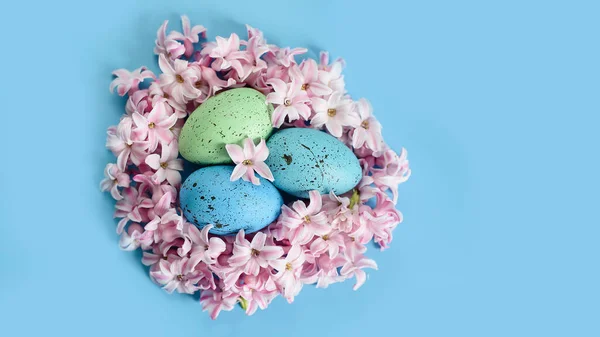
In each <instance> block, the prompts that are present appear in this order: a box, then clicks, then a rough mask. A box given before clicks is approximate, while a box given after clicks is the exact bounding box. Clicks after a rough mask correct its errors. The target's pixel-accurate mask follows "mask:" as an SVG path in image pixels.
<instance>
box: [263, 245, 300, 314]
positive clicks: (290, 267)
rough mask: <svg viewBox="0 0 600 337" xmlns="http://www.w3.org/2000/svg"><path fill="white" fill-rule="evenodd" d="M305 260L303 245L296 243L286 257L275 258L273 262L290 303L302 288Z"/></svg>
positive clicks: (277, 278) (279, 281) (276, 277)
mask: <svg viewBox="0 0 600 337" xmlns="http://www.w3.org/2000/svg"><path fill="white" fill-rule="evenodd" d="M304 260H305V257H304V251H303V250H302V247H301V246H299V245H294V246H292V248H290V250H289V251H288V253H287V255H286V257H285V258H283V259H278V260H275V261H273V262H272V263H271V265H272V266H273V268H275V269H276V270H277V274H275V280H276V282H277V283H278V284H279V285H280V287H281V288H282V289H283V296H284V297H285V298H286V299H287V300H288V302H289V303H292V302H293V300H294V296H296V295H297V294H298V293H299V292H300V290H301V289H302V282H300V273H301V272H302V265H303V264H304Z"/></svg>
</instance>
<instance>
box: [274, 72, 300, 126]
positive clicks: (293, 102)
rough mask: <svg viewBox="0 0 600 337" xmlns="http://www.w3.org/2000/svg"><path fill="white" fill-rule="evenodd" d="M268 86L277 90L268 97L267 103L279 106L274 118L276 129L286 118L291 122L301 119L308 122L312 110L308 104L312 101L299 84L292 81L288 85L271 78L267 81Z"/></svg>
mask: <svg viewBox="0 0 600 337" xmlns="http://www.w3.org/2000/svg"><path fill="white" fill-rule="evenodd" d="M267 84H268V85H270V86H272V87H273V90H275V91H274V92H272V93H270V94H268V95H267V102H268V103H273V104H276V105H277V107H276V108H275V110H274V111H273V116H272V120H273V126H274V127H276V128H278V127H280V126H281V125H282V124H283V122H284V121H285V118H286V117H287V119H288V121H289V122H292V121H295V120H297V119H299V118H300V117H302V118H303V119H304V120H308V118H309V117H310V108H309V107H308V105H307V104H308V103H309V102H310V99H309V98H308V95H307V94H306V92H305V91H303V90H302V88H301V86H300V85H299V84H298V83H296V82H295V81H292V82H291V83H289V84H286V83H285V82H284V81H282V80H281V79H279V78H271V79H269V80H268V81H267Z"/></svg>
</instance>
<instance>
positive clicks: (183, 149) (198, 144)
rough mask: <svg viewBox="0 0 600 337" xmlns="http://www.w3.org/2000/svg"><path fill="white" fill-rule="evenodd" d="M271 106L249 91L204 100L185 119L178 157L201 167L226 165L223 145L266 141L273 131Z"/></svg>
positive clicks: (255, 92)
mask: <svg viewBox="0 0 600 337" xmlns="http://www.w3.org/2000/svg"><path fill="white" fill-rule="evenodd" d="M272 112H273V106H272V105H271V104H268V103H267V99H266V97H265V95H263V94H262V93H260V92H259V91H256V90H254V89H252V88H236V89H231V90H226V91H223V92H221V93H219V94H217V95H216V96H213V97H211V98H209V99H207V100H206V101H205V102H204V103H202V104H200V106H199V107H198V108H197V109H196V110H195V111H194V112H193V113H192V114H191V115H190V117H188V119H187V121H186V122H185V124H184V125H183V129H182V130H181V135H180V136H179V153H181V156H182V157H183V158H185V159H187V160H188V161H190V162H192V163H196V164H201V165H211V164H228V163H231V162H232V161H231V159H230V158H229V155H228V154H227V151H226V150H225V145H226V144H240V145H241V143H242V140H244V139H245V138H247V137H250V138H252V139H254V140H255V141H257V140H259V139H260V138H264V139H267V138H268V137H269V135H270V134H271V132H272V131H273V125H272V123H271V113H272Z"/></svg>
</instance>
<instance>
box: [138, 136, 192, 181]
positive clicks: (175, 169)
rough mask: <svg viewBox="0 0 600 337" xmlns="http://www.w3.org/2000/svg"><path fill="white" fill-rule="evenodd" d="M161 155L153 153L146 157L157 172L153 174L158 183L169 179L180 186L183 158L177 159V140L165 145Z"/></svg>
mask: <svg viewBox="0 0 600 337" xmlns="http://www.w3.org/2000/svg"><path fill="white" fill-rule="evenodd" d="M161 150H162V151H161V154H160V156H159V155H158V154H156V153H155V154H151V155H149V156H148V157H146V164H148V166H150V167H151V168H152V169H153V170H155V171H156V172H155V173H154V175H153V176H152V178H153V179H154V181H155V182H156V183H157V184H160V183H162V182H163V181H165V180H167V181H168V182H169V184H171V185H173V186H178V185H179V184H180V183H181V173H179V171H183V160H181V159H177V155H178V153H177V141H173V142H171V144H169V145H163V146H162V149H161Z"/></svg>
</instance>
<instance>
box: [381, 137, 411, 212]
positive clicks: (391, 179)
mask: <svg viewBox="0 0 600 337" xmlns="http://www.w3.org/2000/svg"><path fill="white" fill-rule="evenodd" d="M407 156H408V153H407V151H406V150H405V149H402V153H401V154H400V156H398V155H397V154H396V153H395V152H394V151H393V150H388V151H386V152H385V153H384V155H383V158H384V162H383V164H382V166H383V168H381V169H372V171H373V175H372V177H373V182H374V183H375V186H377V187H379V188H380V189H381V191H386V190H388V189H389V190H390V191H392V196H393V201H394V204H395V203H397V202H398V185H399V184H401V183H403V182H405V181H406V180H408V178H409V177H410V173H411V171H410V168H409V165H408V159H407Z"/></svg>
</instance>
